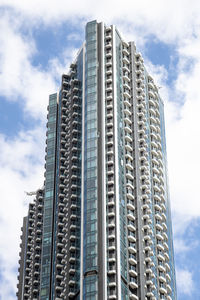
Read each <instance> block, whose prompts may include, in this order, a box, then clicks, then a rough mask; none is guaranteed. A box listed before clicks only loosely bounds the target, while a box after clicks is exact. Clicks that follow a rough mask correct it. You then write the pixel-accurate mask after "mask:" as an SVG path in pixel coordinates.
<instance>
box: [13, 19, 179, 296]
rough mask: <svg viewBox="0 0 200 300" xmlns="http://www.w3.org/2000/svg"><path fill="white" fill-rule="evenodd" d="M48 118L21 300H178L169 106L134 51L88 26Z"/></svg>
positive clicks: (112, 33) (25, 232)
mask: <svg viewBox="0 0 200 300" xmlns="http://www.w3.org/2000/svg"><path fill="white" fill-rule="evenodd" d="M47 118H48V122H47V140H46V156H45V161H46V163H45V168H46V170H45V182H44V188H43V189H41V190H38V192H37V195H36V199H35V202H34V203H33V204H30V205H29V212H28V216H27V217H25V218H24V224H23V228H22V244H21V255H20V257H21V259H20V268H19V284H18V293H17V295H18V299H20V300H21V299H40V300H50V299H51V300H53V299H56V300H61V299H80V300H82V299H83V300H97V299H98V300H104V299H122V300H125V299H133V300H159V299H165V300H176V282H175V270H174V258H173V240H172V228H171V215H170V201H169V194H168V182H167V161H166V144H165V124H164V107H163V101H162V99H161V98H160V95H159V91H158V87H157V86H156V84H155V83H154V80H153V78H152V77H151V75H150V74H148V72H147V71H146V69H145V66H144V61H143V58H142V56H141V54H140V53H138V52H137V51H136V47H135V44H134V43H133V42H128V43H127V42H126V41H124V39H123V38H122V37H121V35H120V33H119V32H118V30H117V29H116V28H115V26H114V25H112V26H109V27H107V26H105V24H104V23H97V22H96V21H92V22H89V23H87V25H86V32H85V42H84V43H83V46H82V47H81V49H80V50H79V53H78V54H77V57H76V58H75V60H74V62H73V63H72V64H71V66H70V70H69V72H68V73H66V74H64V75H63V76H62V84H61V89H60V91H59V92H58V93H56V94H52V95H50V97H49V106H48V117H47Z"/></svg>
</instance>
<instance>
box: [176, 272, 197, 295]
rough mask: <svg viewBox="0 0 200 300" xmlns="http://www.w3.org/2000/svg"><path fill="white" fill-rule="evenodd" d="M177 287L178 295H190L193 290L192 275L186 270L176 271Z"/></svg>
mask: <svg viewBox="0 0 200 300" xmlns="http://www.w3.org/2000/svg"><path fill="white" fill-rule="evenodd" d="M176 280H177V286H178V289H179V291H180V294H186V295H191V294H192V292H193V290H194V282H193V278H192V273H191V272H189V271H188V270H186V269H177V270H176Z"/></svg>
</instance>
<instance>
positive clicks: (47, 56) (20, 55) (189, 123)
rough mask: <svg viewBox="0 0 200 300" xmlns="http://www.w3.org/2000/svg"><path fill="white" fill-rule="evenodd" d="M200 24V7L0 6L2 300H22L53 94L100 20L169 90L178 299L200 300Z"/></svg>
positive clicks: (191, 0)
mask: <svg viewBox="0 0 200 300" xmlns="http://www.w3.org/2000/svg"><path fill="white" fill-rule="evenodd" d="M199 15H200V1H199V0H151V1H150V0H139V1H136V0H130V1H129V0H123V1H121V0H118V2H116V1H113V0H109V1H105V0H101V1H94V0H93V1H88V0H86V1H84V0H82V1H81V0H78V1H76V0H74V1H69V0H57V1H54V0H52V1H51V0H43V1H41V0H28V1H27V0H18V1H15V0H0V197H1V205H0V299H2V300H13V299H16V297H15V292H16V282H17V279H16V278H17V268H18V259H19V255H18V253H19V243H20V240H19V236H20V234H21V233H20V227H21V225H22V218H23V216H24V215H25V214H26V211H27V205H28V203H29V201H31V197H29V198H27V197H26V195H25V193H24V191H34V190H36V189H37V188H38V187H41V186H42V184H43V173H44V167H43V166H44V142H45V123H46V113H47V112H46V106H47V102H48V95H49V94H50V93H53V92H55V91H57V90H58V89H59V86H60V78H61V74H62V73H63V72H67V70H68V66H69V62H70V61H71V60H72V59H73V57H74V55H75V54H76V52H77V50H78V48H79V47H80V46H81V44H82V41H83V39H84V26H85V23H86V22H87V21H91V20H93V19H97V20H98V21H105V22H106V24H107V25H110V24H116V25H117V27H118V29H119V31H120V32H121V34H122V36H123V37H124V38H125V39H126V40H128V41H130V40H134V41H135V43H136V45H137V49H138V51H139V52H141V53H142V55H143V57H144V60H145V63H146V65H147V69H148V70H149V72H150V73H151V74H152V75H153V76H154V78H155V79H156V82H157V83H158V85H159V86H161V87H162V88H161V89H160V93H161V95H162V97H163V99H164V102H165V117H166V131H167V150H168V165H169V181H170V194H171V206H172V215H173V231H174V244H175V261H176V275H177V290H178V300H186V299H187V300H190V299H191V300H198V299H200V290H199V282H200V268H199V266H200V256H199V253H200V235H199V231H200V192H199V190H198V187H199V186H200V175H199V170H200V155H199V153H200V124H199V120H200V17H199Z"/></svg>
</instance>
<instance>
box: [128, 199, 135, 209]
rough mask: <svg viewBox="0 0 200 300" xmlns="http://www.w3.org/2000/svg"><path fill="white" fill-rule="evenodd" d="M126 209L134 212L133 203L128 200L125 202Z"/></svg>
mask: <svg viewBox="0 0 200 300" xmlns="http://www.w3.org/2000/svg"><path fill="white" fill-rule="evenodd" d="M127 208H129V209H130V210H135V205H134V202H133V201H132V200H130V199H128V200H127Z"/></svg>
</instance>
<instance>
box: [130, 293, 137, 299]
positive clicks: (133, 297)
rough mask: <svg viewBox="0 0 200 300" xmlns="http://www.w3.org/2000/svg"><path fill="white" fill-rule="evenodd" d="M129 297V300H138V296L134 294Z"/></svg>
mask: <svg viewBox="0 0 200 300" xmlns="http://www.w3.org/2000/svg"><path fill="white" fill-rule="evenodd" d="M129 297H130V299H133V300H139V298H138V296H137V295H135V294H130V295H129Z"/></svg>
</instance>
